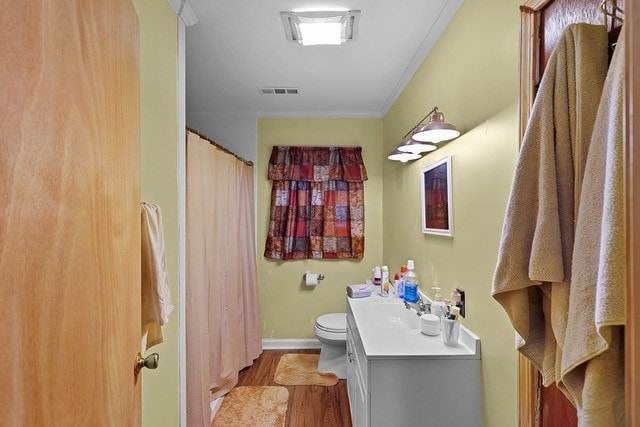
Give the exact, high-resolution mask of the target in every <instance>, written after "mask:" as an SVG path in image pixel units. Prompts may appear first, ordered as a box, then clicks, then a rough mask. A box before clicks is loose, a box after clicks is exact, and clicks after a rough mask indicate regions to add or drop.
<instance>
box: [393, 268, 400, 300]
mask: <svg viewBox="0 0 640 427" xmlns="http://www.w3.org/2000/svg"><path fill="white" fill-rule="evenodd" d="M399 287H400V275H399V274H398V273H396V275H395V276H394V277H393V289H395V295H396V297H397V298H402V297H401V296H400V295H399V294H398V288H399Z"/></svg>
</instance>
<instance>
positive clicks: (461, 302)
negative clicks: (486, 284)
mask: <svg viewBox="0 0 640 427" xmlns="http://www.w3.org/2000/svg"><path fill="white" fill-rule="evenodd" d="M456 293H457V294H458V295H459V296H460V298H459V299H460V300H459V301H456V307H458V308H460V316H462V317H464V308H465V300H464V291H463V290H462V289H460V288H456Z"/></svg>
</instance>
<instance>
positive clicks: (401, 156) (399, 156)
mask: <svg viewBox="0 0 640 427" xmlns="http://www.w3.org/2000/svg"><path fill="white" fill-rule="evenodd" d="M420 157H422V156H421V155H420V154H414V153H407V152H405V151H400V150H398V149H397V148H396V149H395V150H393V151H392V152H391V153H389V155H388V156H387V159H389V160H397V161H400V162H402V163H407V162H408V161H409V160H417V159H419V158H420Z"/></svg>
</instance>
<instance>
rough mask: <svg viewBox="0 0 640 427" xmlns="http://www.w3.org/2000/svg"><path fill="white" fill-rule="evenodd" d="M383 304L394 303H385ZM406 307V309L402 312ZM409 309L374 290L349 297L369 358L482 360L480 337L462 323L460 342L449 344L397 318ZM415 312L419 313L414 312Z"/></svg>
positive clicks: (350, 307) (399, 301) (349, 305)
mask: <svg viewBox="0 0 640 427" xmlns="http://www.w3.org/2000/svg"><path fill="white" fill-rule="evenodd" d="M380 304H392V305H389V306H386V305H385V306H383V305H380ZM402 310H404V311H402ZM406 312H408V310H407V309H406V308H405V307H404V303H403V302H402V301H401V300H400V299H398V298H395V297H393V296H389V297H387V298H383V297H381V296H380V295H378V294H376V293H372V294H371V296H370V297H367V298H349V297H347V313H348V317H349V313H352V314H353V319H354V320H355V325H356V328H357V330H358V333H359V335H360V338H361V340H362V344H363V346H364V351H365V353H366V355H367V357H368V358H369V359H374V358H385V357H394V358H398V357H407V358H425V359H443V358H446V359H480V339H479V338H478V337H477V336H476V335H475V334H473V333H472V332H471V331H469V330H468V329H467V328H465V327H464V326H463V325H460V339H459V340H458V345H456V346H448V345H445V344H444V343H443V341H442V335H441V333H439V334H438V335H436V336H428V335H424V334H423V333H422V332H420V329H419V326H418V329H409V328H408V327H407V326H406V324H403V323H402V322H401V321H399V320H397V319H398V318H399V317H398V316H399V315H402V314H403V313H406ZM414 315H415V314H414Z"/></svg>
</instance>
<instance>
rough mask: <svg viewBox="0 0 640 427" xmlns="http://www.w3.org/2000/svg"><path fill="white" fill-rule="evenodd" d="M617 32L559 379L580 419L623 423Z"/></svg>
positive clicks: (583, 210)
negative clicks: (560, 377)
mask: <svg viewBox="0 0 640 427" xmlns="http://www.w3.org/2000/svg"><path fill="white" fill-rule="evenodd" d="M623 34H624V31H622V33H621V35H620V38H619V39H618V44H617V46H616V48H615V53H614V55H613V58H612V61H611V65H610V67H609V72H608V74H607V79H606V82H605V85H604V90H603V93H602V98H601V101H600V107H599V109H598V115H597V117H596V121H595V127H594V130H593V137H592V140H591V145H590V147H589V156H588V159H587V165H586V169H585V175H584V182H583V186H582V195H581V199H580V208H579V210H578V221H577V227H576V238H575V246H574V252H573V270H572V281H571V294H570V303H569V317H568V323H567V331H566V332H567V338H566V341H565V345H564V351H563V355H562V380H563V382H564V384H565V386H566V387H567V389H568V390H569V392H570V393H571V394H572V395H573V396H574V397H575V400H576V404H577V407H578V419H579V424H580V425H583V426H590V427H597V426H603V427H604V426H607V427H608V426H617V425H624V341H623V336H624V326H623V325H624V324H625V292H626V276H625V274H626V262H625V257H626V254H625V233H624V223H625V219H624V159H623V128H622V116H623V108H624V107H623V102H624V67H625V58H624V36H623Z"/></svg>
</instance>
